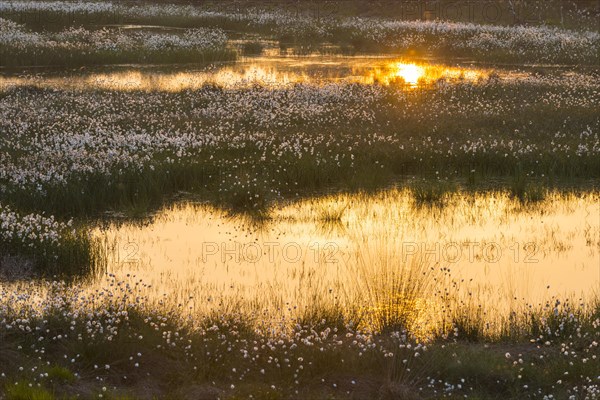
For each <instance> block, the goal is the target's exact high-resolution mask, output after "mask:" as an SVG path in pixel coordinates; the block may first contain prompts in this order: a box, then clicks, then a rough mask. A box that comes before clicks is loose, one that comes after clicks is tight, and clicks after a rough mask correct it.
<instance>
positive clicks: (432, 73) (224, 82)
mask: <svg viewBox="0 0 600 400" xmlns="http://www.w3.org/2000/svg"><path fill="white" fill-rule="evenodd" d="M492 74H494V76H496V75H498V72H495V71H493V70H491V69H481V68H472V67H455V66H447V65H437V64H429V63H415V62H409V61H403V60H397V59H390V58H380V57H302V58H294V57H258V58H252V59H250V60H248V61H243V62H238V63H234V64H224V65H219V66H212V67H208V68H199V69H198V68H196V69H194V68H193V67H189V66H188V67H185V68H184V69H182V68H181V67H180V68H177V67H170V68H169V69H168V70H164V69H161V68H160V67H155V68H143V69H140V68H126V69H122V68H121V69H114V70H112V71H108V72H107V71H106V70H101V71H99V72H89V73H86V72H83V73H82V72H81V71H76V72H72V73H68V74H62V75H60V76H52V75H51V74H45V73H44V74H38V75H20V76H2V77H0V88H3V89H6V88H9V87H14V86H26V85H32V86H38V87H52V88H64V89H78V90H81V89H110V90H124V91H127V90H160V91H180V90H186V89H198V88H200V87H202V86H204V85H206V84H215V85H219V86H222V87H226V88H230V87H247V86H253V85H262V86H269V87H278V86H285V85H289V84H297V83H307V84H324V83H328V82H352V83H362V84H373V83H375V82H378V83H381V84H385V85H390V84H397V85H405V86H406V87H407V88H414V87H417V86H424V85H429V84H432V83H434V82H437V81H438V80H440V79H444V80H448V81H454V80H461V81H463V80H466V81H471V82H475V81H477V80H479V79H486V78H489V77H490V76H491V75H492ZM509 75H510V74H508V73H503V72H500V76H505V77H507V76H509Z"/></svg>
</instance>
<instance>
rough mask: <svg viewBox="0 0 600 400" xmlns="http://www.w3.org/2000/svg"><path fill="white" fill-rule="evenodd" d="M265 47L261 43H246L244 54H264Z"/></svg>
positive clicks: (243, 47)
mask: <svg viewBox="0 0 600 400" xmlns="http://www.w3.org/2000/svg"><path fill="white" fill-rule="evenodd" d="M263 50H264V45H263V44H262V43H261V42H259V41H252V42H245V43H244V44H243V45H242V54H243V55H247V56H256V55H260V54H262V52H263Z"/></svg>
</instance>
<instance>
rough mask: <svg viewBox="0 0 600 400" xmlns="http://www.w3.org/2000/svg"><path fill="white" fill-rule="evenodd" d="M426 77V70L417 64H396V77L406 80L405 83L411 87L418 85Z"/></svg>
mask: <svg viewBox="0 0 600 400" xmlns="http://www.w3.org/2000/svg"><path fill="white" fill-rule="evenodd" d="M424 75H425V69H424V68H423V67H419V66H418V65H416V64H404V63H398V64H396V76H397V77H399V78H402V79H404V81H405V82H406V83H407V84H409V85H411V86H415V85H417V83H419V79H421V78H422V77H423V76H424Z"/></svg>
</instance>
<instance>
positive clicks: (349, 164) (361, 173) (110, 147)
mask: <svg viewBox="0 0 600 400" xmlns="http://www.w3.org/2000/svg"><path fill="white" fill-rule="evenodd" d="M597 97H598V91H597V89H596V86H595V85H594V84H591V85H590V84H589V83H587V82H580V81H577V80H574V81H569V80H564V81H561V80H559V81H552V80H550V81H547V80H545V79H542V80H541V81H539V82H531V81H528V82H515V83H498V82H495V81H493V80H489V81H486V80H483V81H481V82H479V83H464V84H461V83H459V84H450V85H442V86H439V84H437V83H436V84H434V86H432V87H430V88H425V89H422V90H406V88H405V87H404V86H403V85H402V83H400V84H397V85H390V86H383V85H356V84H328V85H324V86H312V85H296V86H292V87H286V88H278V89H272V88H268V87H253V88H250V89H246V88H240V89H235V88H234V89H223V88H219V87H212V86H207V87H203V88H202V89H200V90H186V91H182V92H173V93H172V92H146V91H132V92H123V91H98V90H95V91H83V92H82V91H61V90H47V89H37V88H18V89H11V90H8V91H5V92H3V93H2V94H1V95H0V102H1V103H2V105H3V107H2V117H3V118H2V121H3V122H2V123H1V124H2V129H3V130H4V131H5V132H6V133H7V135H6V136H3V137H2V138H1V139H0V149H2V150H3V152H2V154H1V155H0V157H1V158H2V163H3V165H4V168H3V170H2V171H0V172H1V174H0V182H1V183H2V185H4V188H5V189H4V190H3V192H2V195H1V197H0V200H1V201H2V202H3V203H6V204H8V205H12V206H13V207H17V206H18V207H19V208H20V209H22V210H23V211H36V210H42V211H46V212H48V213H52V214H55V215H57V216H74V215H79V216H95V215H98V213H101V212H103V211H106V210H115V211H121V210H127V209H129V210H136V209H137V210H139V211H140V212H145V211H148V210H149V209H153V208H155V207H157V206H159V205H160V204H161V203H162V202H163V201H164V200H165V199H169V198H170V196H172V195H173V194H175V193H177V192H180V191H188V192H192V193H195V194H197V195H199V196H200V197H202V198H204V199H206V200H208V201H211V202H213V203H214V204H217V205H222V206H225V207H230V208H232V209H236V210H242V211H243V210H246V211H249V210H258V211H260V210H261V209H266V208H268V206H269V204H270V203H271V202H272V201H274V200H281V199H285V198H289V197H294V196H297V195H307V194H311V193H315V192H320V191H326V190H328V189H332V188H335V189H341V190H361V189H377V188H381V187H386V186H388V185H389V184H391V183H393V182H396V183H398V182H399V183H400V184H404V185H411V182H413V181H414V180H420V179H424V180H426V181H428V182H430V183H431V184H433V185H436V184H440V185H442V186H444V185H445V186H452V185H453V184H458V185H459V186H462V187H464V188H473V189H475V190H477V189H478V188H496V189H508V190H510V191H511V192H513V194H514V195H515V196H516V197H518V198H520V199H522V200H524V201H526V200H527V199H530V200H531V199H535V197H536V196H538V197H539V196H542V197H543V193H542V192H543V190H544V187H545V188H551V187H561V186H562V187H568V186H573V185H575V186H577V183H576V182H578V181H579V182H581V181H585V182H587V183H586V184H587V185H589V184H590V182H592V186H593V182H596V181H597V179H598V178H599V176H598V173H599V171H600V164H599V161H598V160H599V158H598V151H600V148H598V132H596V131H594V128H593V127H595V126H598V122H599V121H598V116H597V113H595V108H594V106H593V104H595V103H597V102H598V99H597ZM23 127H26V128H25V129H24V128H23ZM59 155H60V156H59ZM427 190H429V189H427ZM536 191H537V192H538V193H537V194H536V193H535V192H536ZM423 195H424V196H425V197H424V199H425V200H427V196H429V194H427V193H423Z"/></svg>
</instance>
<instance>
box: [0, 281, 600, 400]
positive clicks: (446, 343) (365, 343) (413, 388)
mask: <svg viewBox="0 0 600 400" xmlns="http://www.w3.org/2000/svg"><path fill="white" fill-rule="evenodd" d="M133 283H134V282H133V281H132V282H118V281H115V280H114V278H108V279H107V281H106V282H105V283H104V289H103V290H102V291H99V292H96V293H90V292H86V291H84V290H83V289H81V288H77V287H73V286H65V285H64V284H61V283H56V282H55V283H45V284H44V283H42V284H40V285H38V286H37V287H36V286H35V285H34V284H29V285H33V286H31V287H30V288H29V289H28V292H27V293H28V294H23V291H22V289H23V288H21V290H19V289H18V288H17V289H15V288H10V287H4V288H3V289H2V292H1V296H0V318H2V320H3V324H2V326H1V327H0V338H2V341H1V342H0V343H1V344H0V346H1V351H0V359H1V361H2V362H1V363H0V386H1V387H2V388H3V389H2V390H3V393H4V398H6V399H7V400H14V399H32V398H35V399H61V398H72V397H73V396H78V397H79V398H99V397H101V398H109V399H110V398H115V399H116V398H120V399H125V398H127V399H138V398H139V399H146V398H148V399H150V398H167V399H169V398H173V399H175V398H203V399H216V398H221V399H238V398H247V397H250V396H251V397H252V398H258V399H287V398H290V399H294V398H307V397H310V398H315V399H321V398H322V399H325V398H328V399H331V398H336V399H346V398H347V399H356V398H359V399H362V398H379V399H396V398H403V399H424V398H430V399H437V398H446V397H449V396H451V397H455V396H456V397H467V398H486V399H491V398H503V399H523V398H544V396H546V395H548V394H550V393H552V394H553V395H554V396H555V398H576V399H594V398H596V396H597V395H598V394H599V393H598V390H599V387H598V386H599V382H598V375H599V374H600V369H599V363H598V362H597V357H598V356H600V350H599V346H598V339H599V334H600V331H599V328H598V323H599V318H600V314H599V312H600V310H599V308H598V307H597V306H591V307H590V308H586V307H583V306H579V305H575V304H573V305H569V303H568V302H567V303H565V304H562V305H560V306H558V305H556V306H555V305H548V306H547V307H546V308H543V309H540V310H537V311H531V312H529V313H528V314H527V315H523V317H524V318H519V320H522V321H529V322H528V323H526V324H523V325H519V326H511V327H510V329H506V330H505V332H506V333H505V334H504V335H503V336H502V337H500V338H496V339H495V340H493V341H489V339H485V338H482V339H479V340H475V341H473V340H474V338H477V335H474V333H475V332H476V331H477V329H478V328H477V325H475V324H473V325H469V326H468V327H467V326H465V325H464V320H465V319H464V318H470V316H469V315H464V314H463V315H458V316H462V317H464V318H463V319H461V321H463V322H461V323H460V324H457V325H455V326H451V327H449V329H448V331H447V332H440V333H439V334H437V335H435V336H433V337H430V338H428V339H427V340H423V339H421V340H419V339H416V338H414V337H412V335H411V333H410V332H407V331H405V330H402V329H401V327H399V326H398V325H396V324H393V325H391V326H389V327H386V326H382V329H381V330H380V331H378V332H367V331H360V330H358V329H357V328H356V325H355V322H356V321H353V320H352V318H350V319H343V318H341V317H339V316H336V315H335V311H333V314H332V311H331V310H329V311H328V310H319V309H318V308H317V309H315V311H316V313H314V314H313V315H315V316H317V315H318V317H317V318H308V319H303V320H294V321H281V324H282V325H281V326H289V327H290V328H289V329H287V330H284V331H278V330H271V329H269V328H268V327H266V326H263V324H262V323H261V321H262V320H264V317H263V316H262V315H264V312H263V311H259V310H256V313H255V314H254V316H252V315H248V314H244V315H239V314H237V315H236V313H235V312H233V311H232V309H230V308H228V306H231V305H223V310H222V312H220V313H219V314H220V315H221V316H214V315H194V316H193V317H192V318H191V319H189V320H183V321H182V320H179V319H178V318H177V317H174V316H173V315H180V313H179V311H176V310H177V309H178V308H179V307H182V305H179V306H177V305H176V304H171V303H170V302H169V299H168V297H166V298H165V300H166V303H165V305H163V306H158V305H155V306H151V305H150V301H149V299H147V298H144V296H143V290H144V289H143V286H144V285H143V284H142V283H140V282H138V283H135V285H133ZM38 296H39V297H38ZM42 304H43V307H42V309H38V308H37V307H38V306H41V305H42ZM169 307H173V309H172V310H171V311H169V310H170V308H169ZM173 311H175V312H173ZM340 318H341V319H340ZM346 318H348V317H346ZM391 320H397V319H390V321H391ZM467 328H468V329H469V330H468V331H465V329H467ZM507 328H508V327H507ZM569 396H571V397H569ZM573 396H574V397H573Z"/></svg>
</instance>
